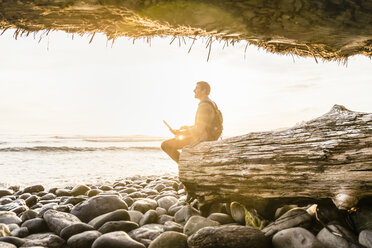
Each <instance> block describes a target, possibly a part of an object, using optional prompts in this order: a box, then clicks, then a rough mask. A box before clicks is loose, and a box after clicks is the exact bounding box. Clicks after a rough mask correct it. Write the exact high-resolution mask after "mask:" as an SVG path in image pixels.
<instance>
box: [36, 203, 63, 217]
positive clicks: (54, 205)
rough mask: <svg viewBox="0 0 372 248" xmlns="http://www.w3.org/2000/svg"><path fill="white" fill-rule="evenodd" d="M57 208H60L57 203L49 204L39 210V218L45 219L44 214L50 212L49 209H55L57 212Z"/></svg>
mask: <svg viewBox="0 0 372 248" xmlns="http://www.w3.org/2000/svg"><path fill="white" fill-rule="evenodd" d="M57 207H58V204H57V203H48V204H46V205H44V206H42V208H41V209H40V210H39V213H38V214H37V217H40V218H43V217H44V213H45V212H46V211H48V210H49V209H54V210H55V209H56V208H57Z"/></svg>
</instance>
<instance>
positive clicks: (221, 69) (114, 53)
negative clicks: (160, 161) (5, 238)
mask: <svg viewBox="0 0 372 248" xmlns="http://www.w3.org/2000/svg"><path fill="white" fill-rule="evenodd" d="M170 41H171V38H153V39H152V41H151V46H150V45H149V44H148V43H147V42H146V41H142V40H139V41H136V42H135V43H134V44H133V42H132V41H131V40H128V39H126V38H120V39H118V40H116V41H115V44H114V45H113V46H112V47H111V45H110V44H109V45H107V44H106V43H107V40H106V38H105V37H104V36H103V35H99V34H97V35H96V36H95V39H94V41H93V42H92V43H91V44H89V38H87V37H76V36H75V38H74V40H71V35H67V34H66V33H63V32H52V33H50V35H49V36H48V37H47V38H44V39H42V40H41V42H40V43H38V39H36V40H34V39H33V38H32V37H24V38H20V39H18V40H14V38H13V37H12V31H9V30H8V31H7V32H5V34H3V36H2V38H1V39H0V45H1V49H2V57H3V58H4V59H3V60H1V61H0V68H1V69H0V97H1V99H2V101H1V105H0V109H1V111H2V120H1V121H2V125H1V127H0V133H28V134H44V133H47V134H88V135H91V134H93V135H132V134H145V135H153V136H172V134H171V133H170V132H169V130H168V128H167V127H166V126H165V125H164V124H163V123H162V120H166V121H167V122H168V123H169V124H170V125H171V126H172V127H173V128H175V129H177V128H179V127H180V126H183V125H192V124H193V122H194V117H195V112H196V109H197V105H198V100H197V99H195V98H194V93H193V89H194V87H195V84H196V82H198V81H201V80H203V81H207V82H209V83H210V84H211V87H212V91H211V95H210V97H211V99H212V100H214V101H215V102H216V103H217V105H218V107H219V108H220V109H221V111H222V113H223V116H224V133H223V135H224V136H225V137H226V136H232V135H239V134H245V133H248V132H251V131H264V130H271V129H276V128H281V127H290V126H293V125H295V123H298V122H301V121H303V120H309V119H312V118H314V117H317V116H320V115H321V114H324V113H325V112H327V111H328V110H329V109H330V108H331V107H332V106H333V105H334V104H342V105H345V106H346V107H348V108H350V109H352V110H356V111H365V112H368V111H370V106H372V100H371V98H370V96H369V92H371V90H372V85H371V83H370V82H372V74H371V73H369V72H370V71H371V70H372V66H371V63H370V60H369V59H368V58H366V57H362V56H357V57H352V58H350V61H349V64H348V66H347V67H346V66H343V65H339V64H337V63H334V62H328V63H320V64H317V63H315V62H314V60H313V59H312V58H294V61H293V58H292V57H289V56H279V55H275V54H270V53H267V52H264V51H261V50H258V49H256V48H255V47H248V49H247V52H246V56H244V49H245V44H244V43H237V44H236V45H235V46H234V47H231V46H229V47H225V48H223V46H224V44H223V43H218V42H215V43H213V48H212V51H211V54H210V59H209V61H208V62H207V57H208V49H206V48H205V43H203V39H200V40H198V41H197V42H195V44H194V46H193V47H192V49H191V52H190V53H188V50H189V47H190V43H188V44H186V45H181V46H180V47H179V45H175V44H172V45H170V44H169V43H170ZM244 57H246V59H244ZM356 76H357V77H356ZM356 78H357V80H356ZM350 82H353V84H351V83H350Z"/></svg>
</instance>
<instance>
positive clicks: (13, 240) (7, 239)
mask: <svg viewBox="0 0 372 248" xmlns="http://www.w3.org/2000/svg"><path fill="white" fill-rule="evenodd" d="M0 242H7V243H10V244H13V245H15V246H17V247H20V246H22V245H23V244H24V243H25V241H24V240H23V239H21V238H18V237H11V236H8V237H1V238H0ZM0 247H1V246H0Z"/></svg>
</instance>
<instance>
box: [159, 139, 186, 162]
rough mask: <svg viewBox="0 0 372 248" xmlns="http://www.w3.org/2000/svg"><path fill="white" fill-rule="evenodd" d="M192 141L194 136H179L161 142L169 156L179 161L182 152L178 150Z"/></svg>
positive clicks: (162, 147)
mask: <svg viewBox="0 0 372 248" xmlns="http://www.w3.org/2000/svg"><path fill="white" fill-rule="evenodd" d="M191 143H192V138H191V137H190V138H184V139H179V138H177V137H176V138H173V139H169V140H166V141H164V142H163V143H161V149H162V150H163V151H164V152H166V153H167V154H168V155H169V157H171V158H172V159H173V160H174V161H176V162H177V163H178V161H179V159H180V152H179V151H177V150H179V149H181V148H183V147H185V146H187V145H189V144H191Z"/></svg>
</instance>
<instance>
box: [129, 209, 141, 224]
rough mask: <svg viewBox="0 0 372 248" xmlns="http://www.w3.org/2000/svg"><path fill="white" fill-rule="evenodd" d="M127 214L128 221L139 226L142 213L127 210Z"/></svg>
mask: <svg viewBox="0 0 372 248" xmlns="http://www.w3.org/2000/svg"><path fill="white" fill-rule="evenodd" d="M128 214H129V216H130V221H133V222H136V223H137V224H139V222H140V220H141V219H142V216H143V213H141V212H140V211H137V210H129V211H128Z"/></svg>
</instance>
